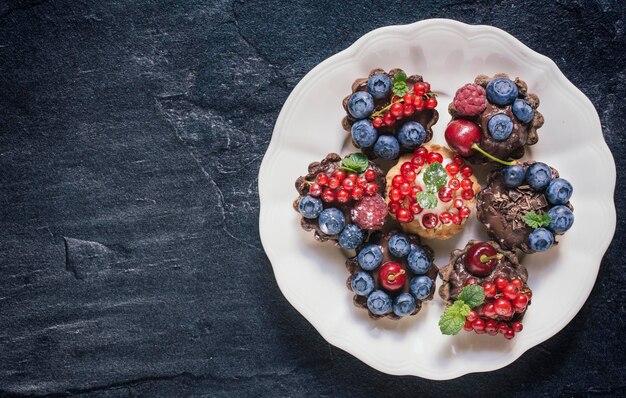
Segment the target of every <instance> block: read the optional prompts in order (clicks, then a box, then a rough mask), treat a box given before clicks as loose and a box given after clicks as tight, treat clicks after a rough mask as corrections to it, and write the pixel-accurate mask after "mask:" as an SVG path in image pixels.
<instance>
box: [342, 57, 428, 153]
mask: <svg viewBox="0 0 626 398" xmlns="http://www.w3.org/2000/svg"><path fill="white" fill-rule="evenodd" d="M399 72H402V73H404V71H403V70H402V69H400V68H394V69H391V70H389V72H385V70H384V69H380V68H376V69H372V71H371V72H370V73H369V75H368V76H367V77H364V78H358V79H356V80H355V81H354V83H352V92H351V93H350V95H348V96H346V97H345V98H344V99H343V102H342V104H343V109H344V110H345V112H346V116H345V117H344V118H343V120H342V121H341V125H342V127H343V129H344V130H345V131H347V132H348V134H351V130H352V125H353V124H354V123H355V122H356V121H358V120H361V119H357V118H355V117H353V116H352V115H351V114H350V112H349V111H348V101H349V99H350V96H351V95H352V94H354V93H356V92H357V91H364V92H368V87H367V84H368V81H369V79H370V78H371V77H372V76H374V75H376V74H385V75H387V76H388V77H389V78H390V79H391V80H393V77H394V76H395V75H396V74H397V73H399ZM418 82H424V79H423V78H422V76H420V75H410V76H408V77H407V79H406V86H407V88H408V90H409V91H408V93H410V94H412V95H416V94H415V91H414V87H415V83H418ZM434 96H435V95H434V93H433V92H430V91H429V92H428V93H425V94H424V95H423V96H421V97H422V100H423V101H425V100H426V99H427V98H428V97H434ZM394 102H398V103H401V104H403V105H404V99H403V98H400V97H398V96H396V95H395V94H394V93H393V90H390V91H389V93H388V95H386V96H385V97H384V98H381V99H374V111H373V113H372V114H370V116H369V117H367V118H366V119H368V120H370V121H372V120H373V119H374V117H375V116H381V117H383V116H384V114H385V113H388V112H389V111H390V109H389V108H390V106H391V105H392V104H393V103H394ZM413 109H415V110H414V112H412V113H411V114H409V115H406V114H405V115H403V116H401V117H399V118H395V121H394V123H393V124H392V125H388V124H383V125H382V126H380V127H376V130H377V134H378V136H379V137H380V136H382V135H391V136H394V137H396V138H397V133H398V131H399V129H400V128H401V127H402V126H403V125H404V124H405V123H406V122H410V121H413V122H417V123H419V124H421V125H422V127H423V128H424V130H425V133H426V134H425V138H424V141H423V142H424V143H426V142H428V141H430V140H431V139H432V137H433V130H432V127H433V126H434V125H435V123H437V121H438V120H439V112H437V110H436V109H428V108H426V107H425V106H424V107H423V108H421V109H420V108H415V107H413ZM352 143H353V144H354V146H355V147H357V148H359V149H361V150H362V151H363V153H365V154H366V155H367V156H368V157H369V158H370V159H375V158H376V157H377V156H376V154H375V153H374V149H373V147H374V145H372V146H368V147H361V146H360V145H359V144H358V143H356V142H355V141H354V140H352ZM413 149H415V148H407V147H405V146H403V145H400V153H408V152H412V151H413Z"/></svg>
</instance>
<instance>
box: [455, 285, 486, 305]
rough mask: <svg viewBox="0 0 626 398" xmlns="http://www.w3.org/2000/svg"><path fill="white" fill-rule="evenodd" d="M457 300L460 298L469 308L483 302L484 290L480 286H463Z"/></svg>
mask: <svg viewBox="0 0 626 398" xmlns="http://www.w3.org/2000/svg"><path fill="white" fill-rule="evenodd" d="M457 300H462V301H463V302H464V303H465V304H467V305H468V306H469V307H470V308H474V307H478V306H479V305H481V304H482V303H484V302H485V291H484V290H483V288H482V286H479V285H467V286H465V287H464V288H463V290H462V291H461V294H459V297H457Z"/></svg>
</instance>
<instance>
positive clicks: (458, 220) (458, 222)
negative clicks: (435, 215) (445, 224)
mask: <svg viewBox="0 0 626 398" xmlns="http://www.w3.org/2000/svg"><path fill="white" fill-rule="evenodd" d="M452 222H453V223H454V224H456V225H461V223H462V222H463V219H462V218H461V216H459V215H458V214H453V215H452Z"/></svg>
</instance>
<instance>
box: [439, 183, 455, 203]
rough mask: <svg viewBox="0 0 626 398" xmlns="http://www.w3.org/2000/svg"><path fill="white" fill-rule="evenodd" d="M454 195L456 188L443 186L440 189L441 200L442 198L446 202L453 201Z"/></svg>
mask: <svg viewBox="0 0 626 398" xmlns="http://www.w3.org/2000/svg"><path fill="white" fill-rule="evenodd" d="M453 196H454V190H453V189H452V188H450V187H445V186H444V187H441V189H440V190H439V200H441V201H442V202H444V203H447V202H449V201H451V200H452V197H453Z"/></svg>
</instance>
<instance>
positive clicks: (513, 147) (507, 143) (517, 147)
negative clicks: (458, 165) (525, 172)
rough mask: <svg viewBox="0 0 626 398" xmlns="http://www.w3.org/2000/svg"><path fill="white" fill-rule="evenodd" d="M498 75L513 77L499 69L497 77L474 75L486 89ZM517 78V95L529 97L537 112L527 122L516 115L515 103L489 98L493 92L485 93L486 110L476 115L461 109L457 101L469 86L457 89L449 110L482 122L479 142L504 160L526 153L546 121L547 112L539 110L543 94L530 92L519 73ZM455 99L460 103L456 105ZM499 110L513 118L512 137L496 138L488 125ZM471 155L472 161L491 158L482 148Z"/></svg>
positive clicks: (454, 114) (534, 111)
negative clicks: (540, 97) (544, 116)
mask: <svg viewBox="0 0 626 398" xmlns="http://www.w3.org/2000/svg"><path fill="white" fill-rule="evenodd" d="M497 78H505V79H510V78H509V75H507V74H506V73H498V74H496V75H494V76H493V77H488V76H486V75H478V76H476V78H475V79H474V84H475V85H478V86H480V87H482V88H483V89H486V88H487V85H488V84H489V82H491V81H492V80H494V79H497ZM510 80H512V79H510ZM513 82H514V83H515V85H516V86H517V90H518V95H517V99H521V100H524V101H526V102H527V103H528V104H529V105H530V107H531V108H532V110H533V113H534V114H533V116H532V119H531V120H530V121H528V122H526V123H524V122H522V121H521V120H520V119H519V118H518V117H516V115H515V114H514V112H513V109H512V108H513V106H512V104H507V105H498V104H495V103H493V102H491V101H489V99H488V98H489V96H487V95H486V94H484V95H485V97H486V106H485V108H484V110H483V111H481V112H480V113H478V114H476V115H466V114H463V113H462V112H459V110H457V105H458V104H459V102H458V101H457V100H458V96H459V95H460V93H459V92H460V91H461V90H463V89H464V88H465V87H466V86H464V87H462V88H460V89H459V90H458V91H457V95H456V96H455V99H454V101H453V102H451V103H450V105H449V106H448V112H449V113H450V115H451V116H452V120H455V119H465V120H470V121H472V122H474V123H476V124H478V126H479V127H480V129H481V130H482V139H481V141H480V142H479V143H478V145H479V146H480V147H481V148H482V149H483V150H485V151H486V152H487V153H489V154H491V155H493V156H495V157H497V158H499V159H502V160H506V159H519V158H521V157H522V156H524V153H525V146H526V145H534V144H536V143H537V141H538V140H539V136H538V134H537V129H539V128H540V127H541V126H543V123H544V118H543V115H542V114H541V113H539V111H537V108H538V107H539V97H538V96H537V95H536V94H532V93H529V92H528V86H527V85H526V82H524V81H523V80H520V79H519V78H517V77H516V78H515V80H513ZM483 93H484V91H483ZM455 103H456V104H457V105H455ZM498 114H503V115H506V116H508V117H509V118H510V119H511V121H512V122H513V129H512V131H511V133H510V135H509V137H508V138H506V139H504V140H501V141H498V140H496V139H494V137H493V136H492V134H491V133H490V132H489V128H488V124H489V121H490V120H491V118H492V117H493V116H495V115H498ZM467 159H468V160H469V161H470V162H472V163H487V162H489V161H490V160H489V159H487V158H486V157H484V156H482V155H481V154H480V153H478V152H476V153H475V154H474V155H472V156H471V157H468V158H467Z"/></svg>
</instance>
